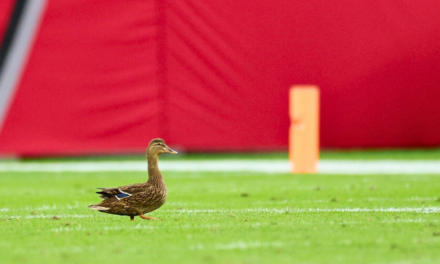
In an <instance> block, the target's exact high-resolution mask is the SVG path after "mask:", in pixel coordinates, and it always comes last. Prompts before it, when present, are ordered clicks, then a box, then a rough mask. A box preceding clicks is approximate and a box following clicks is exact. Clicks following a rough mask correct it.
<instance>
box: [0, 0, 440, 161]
mask: <svg viewBox="0 0 440 264" xmlns="http://www.w3.org/2000/svg"><path fill="white" fill-rule="evenodd" d="M99 3H104V2H102V1H85V0H81V1H49V5H48V8H47V10H46V15H45V17H44V20H43V24H42V26H41V28H40V32H39V33H38V36H37V39H36V42H35V45H34V47H33V50H32V53H31V56H30V58H29V61H28V65H27V66H26V69H25V71H24V75H23V77H22V80H21V82H20V85H19V87H18V89H17V93H16V96H15V98H14V100H13V104H12V107H11V109H10V111H9V114H8V116H7V119H6V122H5V124H4V126H3V128H2V130H1V131H0V153H7V154H11V153H12V154H19V155H26V154H57V153H62V154H69V153H91V152H95V153H96V152H127V151H142V150H143V148H144V147H145V146H146V144H147V143H148V141H149V140H150V139H151V138H153V137H158V136H160V137H163V138H164V139H165V140H167V142H169V143H170V145H174V146H175V147H180V148H182V149H187V150H256V149H259V150H273V149H286V148H287V143H288V142H287V141H288V138H287V135H288V127H289V119H288V111H287V109H288V102H287V99H288V89H289V87H290V86H291V85H293V84H317V85H319V86H320V87H321V93H322V94H321V95H322V96H321V99H322V105H321V106H322V108H321V143H322V146H323V147H336V148H337V147H344V148H345V147H412V146H438V145H440V134H439V133H438V130H439V128H440V123H439V121H438V120H440V89H439V87H440V75H439V74H438V73H439V72H440V63H439V62H440V31H439V30H438V28H440V16H438V14H439V12H440V3H439V2H438V1H434V0H431V1H423V2H414V1H403V0H401V1H400V0H399V1H386V0H381V1H376V2H374V3H371V2H368V1H350V0H338V1H318V0H314V1H286V0H277V1H248V0H245V1H238V2H237V1H232V0H223V1H214V0H205V1H188V0H167V1H140V0H139V1H130V3H122V2H120V1H105V4H99ZM0 18H1V17H0ZM0 29H1V26H0Z"/></svg>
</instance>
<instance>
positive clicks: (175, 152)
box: [167, 147, 179, 154]
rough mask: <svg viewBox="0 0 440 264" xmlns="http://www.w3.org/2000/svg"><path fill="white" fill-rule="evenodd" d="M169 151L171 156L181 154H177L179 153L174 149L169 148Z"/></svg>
mask: <svg viewBox="0 0 440 264" xmlns="http://www.w3.org/2000/svg"><path fill="white" fill-rule="evenodd" d="M167 150H168V151H167V152H168V153H171V154H177V153H179V152H177V151H175V150H174V149H171V148H169V147H168V149H167Z"/></svg>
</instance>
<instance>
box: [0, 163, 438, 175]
mask: <svg viewBox="0 0 440 264" xmlns="http://www.w3.org/2000/svg"><path fill="white" fill-rule="evenodd" d="M160 168H161V170H162V171H185V172H191V171H195V172H260V173H288V172H289V171H290V169H289V162H288V161H286V160H197V161H171V160H163V161H161V162H160ZM146 170H147V163H146V162H144V161H96V162H15V161H5V162H0V172H97V171H146ZM319 173H323V174H439V175H440V162H439V161H436V160H423V161H408V160H376V161H353V160H322V161H320V162H319Z"/></svg>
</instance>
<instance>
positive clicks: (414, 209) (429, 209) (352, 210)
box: [3, 206, 440, 219]
mask: <svg viewBox="0 0 440 264" xmlns="http://www.w3.org/2000/svg"><path fill="white" fill-rule="evenodd" d="M3 209H6V208H3ZM5 211H9V209H7V210H5ZM162 212H167V213H178V214H210V213H214V214H227V213H247V212H249V213H260V212H261V213H273V214H285V213H333V212H334V213H368V212H380V213H395V212H398V213H420V214H436V213H440V207H436V206H429V207H400V208H399V207H388V208H301V209H274V208H255V209H230V210H221V209H186V210H162ZM95 216H96V214H86V215H83V214H35V215H25V216H20V215H4V216H3V218H9V219H16V218H22V219H37V218H53V217H59V218H88V217H95Z"/></svg>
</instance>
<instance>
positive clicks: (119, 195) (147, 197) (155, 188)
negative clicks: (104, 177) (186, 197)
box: [89, 138, 178, 221]
mask: <svg viewBox="0 0 440 264" xmlns="http://www.w3.org/2000/svg"><path fill="white" fill-rule="evenodd" d="M162 153H171V154H177V153H178V152H177V151H175V150H173V149H171V148H170V147H168V146H167V145H166V144H165V141H164V140H163V139H161V138H155V139H153V140H151V141H150V143H149V144H148V147H147V153H146V156H147V161H148V181H146V182H144V183H136V184H132V185H124V186H119V187H115V188H98V189H100V191H99V192H96V193H97V194H99V197H100V198H102V199H103V201H101V202H100V203H98V204H94V205H90V206H89V208H90V209H93V210H97V211H99V212H103V213H108V214H115V215H122V216H130V220H131V221H134V217H135V216H139V217H140V218H142V219H145V220H153V221H157V219H156V218H154V217H151V216H148V215H145V214H147V213H150V212H152V211H154V210H156V209H158V208H160V207H161V206H162V205H163V204H165V201H166V199H167V188H166V186H165V181H164V179H163V177H162V173H161V172H160V170H159V166H158V162H159V155H161V154H162Z"/></svg>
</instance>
